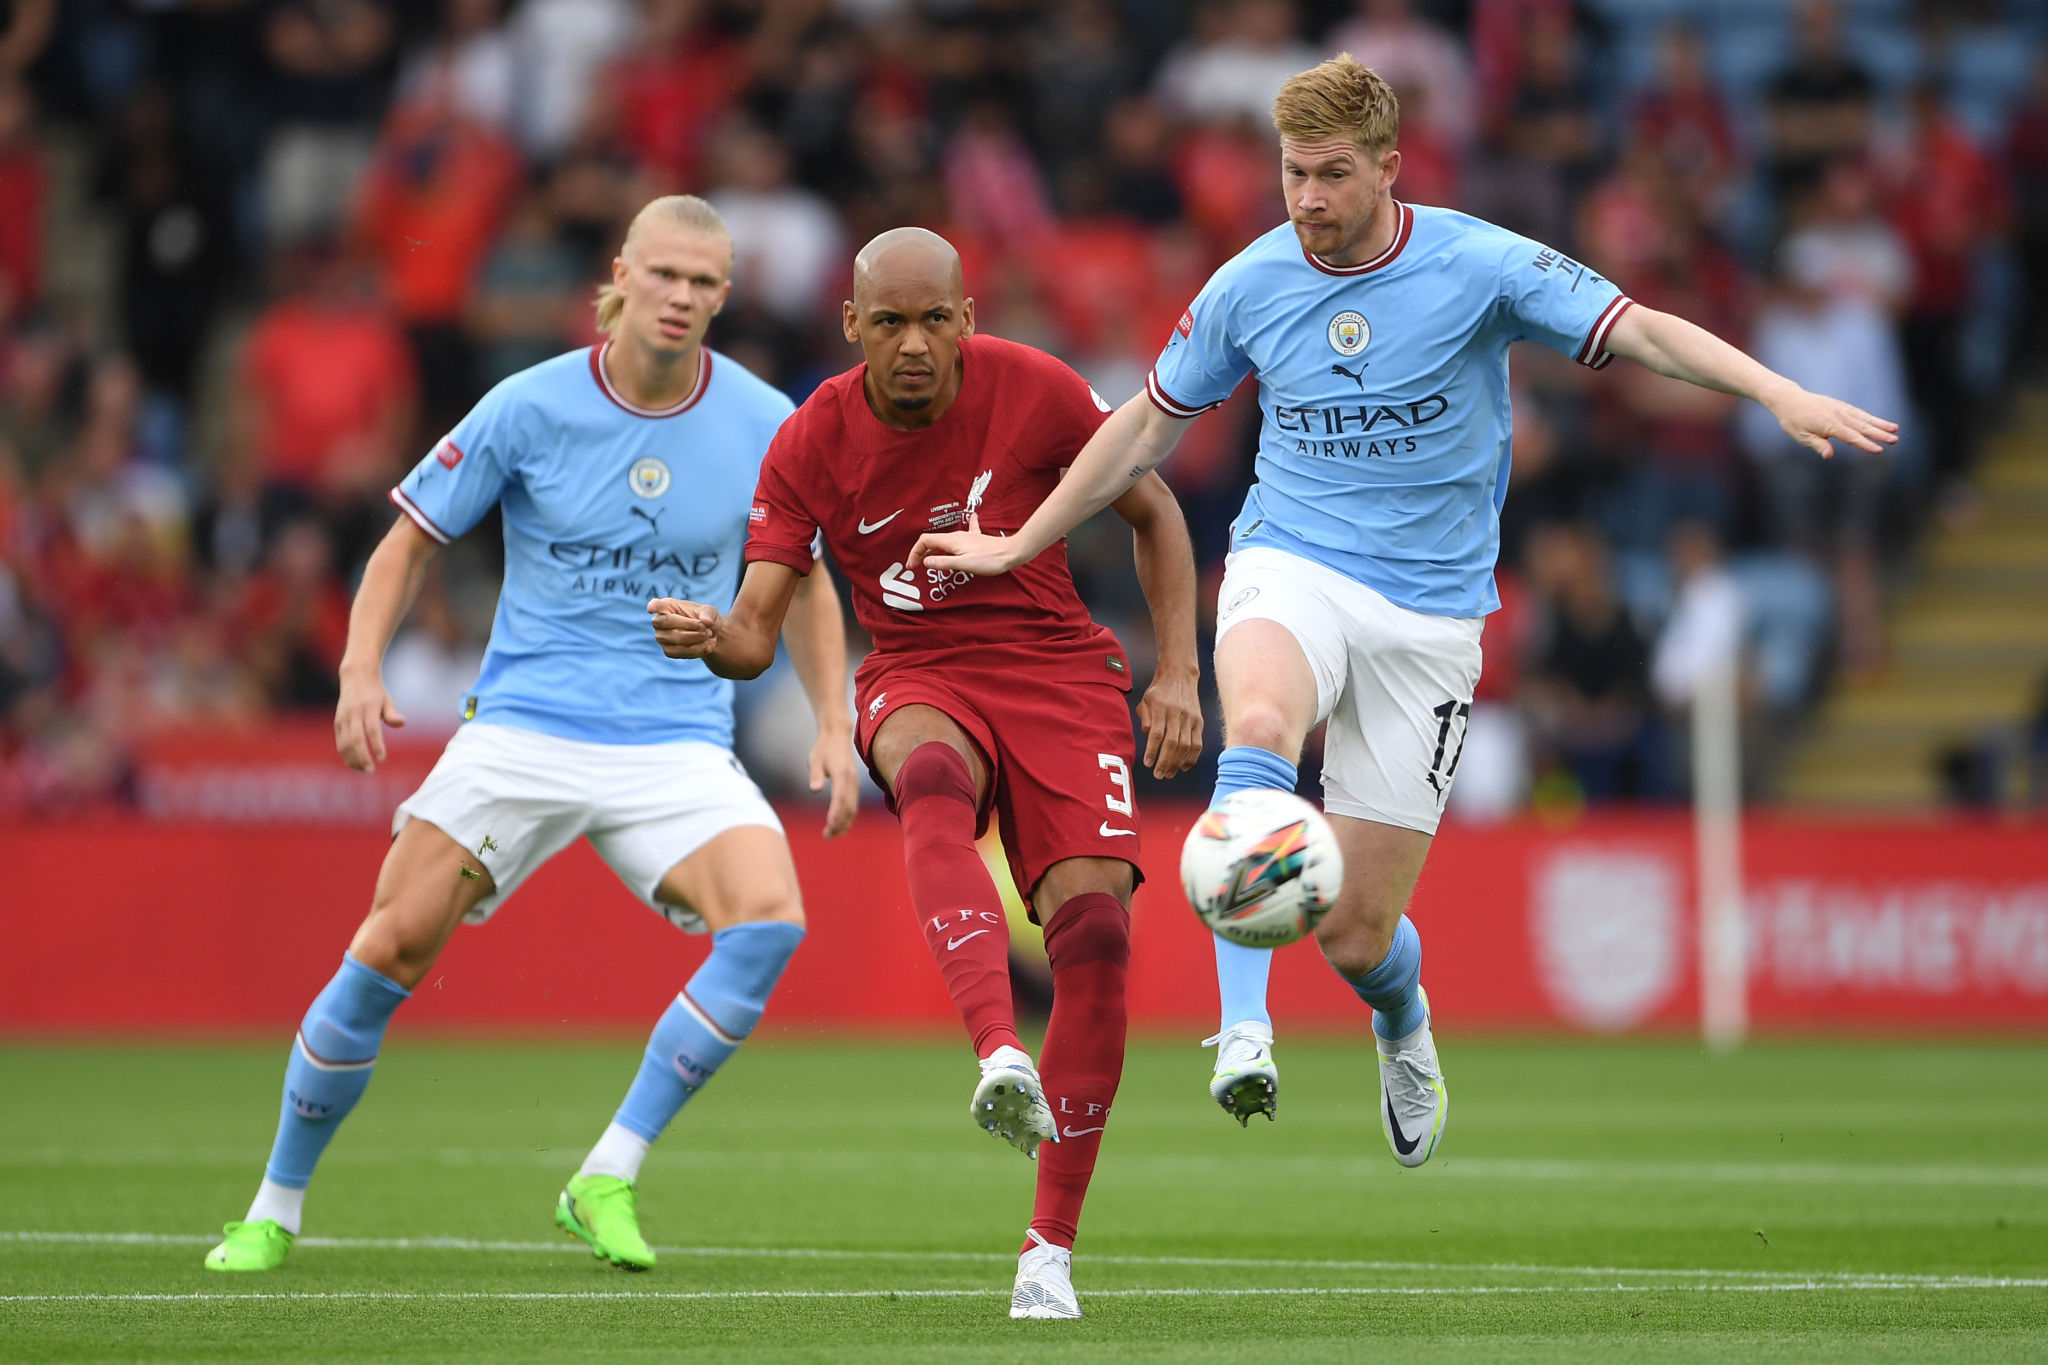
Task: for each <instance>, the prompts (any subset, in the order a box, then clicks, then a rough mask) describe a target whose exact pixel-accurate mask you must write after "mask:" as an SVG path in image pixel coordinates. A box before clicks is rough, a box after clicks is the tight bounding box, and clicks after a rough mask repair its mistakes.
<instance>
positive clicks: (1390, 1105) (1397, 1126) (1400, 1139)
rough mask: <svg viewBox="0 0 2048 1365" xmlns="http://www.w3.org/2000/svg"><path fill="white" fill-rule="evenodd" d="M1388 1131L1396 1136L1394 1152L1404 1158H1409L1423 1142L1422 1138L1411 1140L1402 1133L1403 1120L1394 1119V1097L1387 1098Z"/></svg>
mask: <svg viewBox="0 0 2048 1365" xmlns="http://www.w3.org/2000/svg"><path fill="white" fill-rule="evenodd" d="M1387 1131H1388V1132H1390V1133H1392V1134H1393V1135H1394V1150H1395V1151H1397V1152H1399V1153H1400V1154H1401V1155H1402V1156H1407V1155H1408V1154H1409V1153H1410V1152H1412V1151H1414V1150H1415V1148H1416V1147H1417V1146H1418V1145H1419V1144H1420V1143H1421V1142H1422V1139H1421V1138H1411V1137H1408V1136H1406V1135H1405V1134H1403V1133H1402V1132H1401V1120H1399V1119H1397V1118H1395V1117H1394V1097H1393V1096H1392V1095H1389V1096H1387Z"/></svg>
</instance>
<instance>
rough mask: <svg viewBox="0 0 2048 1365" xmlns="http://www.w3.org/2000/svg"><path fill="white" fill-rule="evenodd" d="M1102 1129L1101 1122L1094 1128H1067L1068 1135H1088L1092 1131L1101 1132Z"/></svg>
mask: <svg viewBox="0 0 2048 1365" xmlns="http://www.w3.org/2000/svg"><path fill="white" fill-rule="evenodd" d="M1101 1131H1102V1127H1101V1125H1100V1124H1098V1125H1096V1126H1095V1127H1093V1128H1069V1129H1067V1133H1066V1135H1067V1136H1068V1137H1086V1136H1088V1134H1090V1133H1099V1132H1101Z"/></svg>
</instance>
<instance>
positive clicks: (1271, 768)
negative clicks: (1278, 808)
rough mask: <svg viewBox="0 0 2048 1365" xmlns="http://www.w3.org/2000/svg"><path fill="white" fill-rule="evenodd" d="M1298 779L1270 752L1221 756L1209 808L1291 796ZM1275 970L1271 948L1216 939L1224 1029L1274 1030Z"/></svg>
mask: <svg viewBox="0 0 2048 1365" xmlns="http://www.w3.org/2000/svg"><path fill="white" fill-rule="evenodd" d="M1298 777H1299V774H1298V773H1297V772H1296V771H1295V767H1294V765H1293V764H1292V763H1289V762H1288V761H1287V760H1286V759H1284V758H1282V757H1280V755H1278V754H1276V753H1274V752H1272V751H1271V750H1270V749H1258V748H1254V747H1252V746H1251V745H1249V744H1239V745H1236V746H1234V747H1232V748H1229V749H1225V750H1224V751H1223V752H1222V753H1221V754H1219V755H1217V758H1216V794H1215V795H1214V796H1211V797H1210V798H1209V804H1210V805H1211V806H1214V805H1216V804H1217V803H1218V802H1219V801H1221V800H1222V799H1223V798H1224V797H1226V796H1228V795H1230V794H1231V793H1232V792H1241V791H1250V790H1252V789H1253V788H1255V787H1277V788H1279V789H1280V790H1281V791H1284V792H1291V791H1293V790H1294V783H1295V781H1296V779H1297V778H1298ZM1272 970H1273V950H1272V949H1271V948H1247V947H1245V946H1244V945H1243V944H1241V943H1232V942H1231V941H1230V940H1229V939H1227V938H1223V937H1220V936H1218V937H1217V939H1216V993H1217V995H1219V996H1221V997H1222V1003H1223V1011H1222V1012H1223V1025H1222V1026H1223V1027H1224V1028H1229V1027H1230V1026H1231V1025H1232V1024H1241V1023H1245V1022H1247V1021H1249V1022H1252V1023H1259V1024H1264V1025H1266V1026H1267V1027H1268V1028H1270V1027H1272V1024H1273V1019H1272V1016H1271V1015H1269V1014H1267V1013H1266V977H1267V976H1268V974H1270V973H1271V972H1272Z"/></svg>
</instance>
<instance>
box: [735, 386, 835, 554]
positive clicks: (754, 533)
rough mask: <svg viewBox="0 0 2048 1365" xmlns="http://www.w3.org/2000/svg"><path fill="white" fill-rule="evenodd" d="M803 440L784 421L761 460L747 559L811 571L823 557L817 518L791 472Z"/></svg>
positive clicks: (750, 511)
mask: <svg viewBox="0 0 2048 1365" xmlns="http://www.w3.org/2000/svg"><path fill="white" fill-rule="evenodd" d="M803 449H804V447H803V444H802V441H801V438H799V437H798V436H797V435H796V434H795V433H794V432H793V431H792V430H791V428H790V424H789V423H784V424H783V428H782V430H781V431H780V432H778V433H777V434H776V437H775V440H774V441H773V442H772V443H770V445H769V447H768V455H767V458H766V459H764V460H762V461H761V477H760V479H759V480H758V481H757V482H756V483H755V485H754V505H753V507H751V508H750V509H748V511H747V550H746V556H745V558H746V562H747V563H749V564H751V563H753V562H754V561H755V560H757V559H766V560H771V561H773V562H774V563H777V564H786V565H788V566H789V567H790V568H792V569H795V570H796V571H797V572H798V573H800V574H808V573H810V571H811V566H812V565H813V564H815V563H817V562H818V556H819V553H820V551H821V549H822V543H821V539H820V536H819V531H820V527H819V525H818V519H817V518H816V517H814V516H812V515H811V513H810V512H809V510H808V509H806V507H805V506H804V500H803V498H802V497H801V496H800V495H799V494H798V493H797V491H796V482H797V480H796V479H795V478H794V477H792V476H793V475H794V474H795V472H796V470H795V466H796V464H797V462H798V460H799V459H800V458H801V457H802V454H803Z"/></svg>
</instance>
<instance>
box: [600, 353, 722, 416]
mask: <svg viewBox="0 0 2048 1365" xmlns="http://www.w3.org/2000/svg"><path fill="white" fill-rule="evenodd" d="M611 348H612V344H611V342H610V341H606V342H605V343H604V344H603V345H602V346H593V347H591V348H590V377H591V378H592V379H595V380H596V381H597V387H598V388H599V389H601V390H602V391H603V392H604V396H605V397H607V398H609V399H611V400H612V401H613V402H614V403H617V404H618V405H619V406H620V407H622V408H624V409H625V410H626V411H627V412H630V413H632V414H633V415H634V416H635V417H673V416H675V415H676V414H677V413H679V412H688V411H689V410H690V409H691V408H693V407H695V406H696V405H697V400H698V399H700V398H702V397H703V396H704V390H706V389H708V388H710V387H711V349H710V348H709V347H708V346H700V347H699V348H698V349H697V356H698V360H697V384H696V387H695V388H693V389H691V390H690V392H689V393H688V394H687V395H686V396H685V397H684V398H683V400H682V401H681V402H680V403H676V404H674V405H672V406H670V407H666V408H643V407H641V406H640V405H639V404H638V403H632V402H628V401H627V400H626V398H625V396H624V395H623V394H621V393H620V392H619V391H618V390H617V389H616V388H613V387H612V377H611V376H610V375H609V374H606V373H605V368H604V357H605V353H606V352H608V351H610V350H611Z"/></svg>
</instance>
